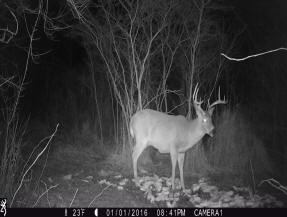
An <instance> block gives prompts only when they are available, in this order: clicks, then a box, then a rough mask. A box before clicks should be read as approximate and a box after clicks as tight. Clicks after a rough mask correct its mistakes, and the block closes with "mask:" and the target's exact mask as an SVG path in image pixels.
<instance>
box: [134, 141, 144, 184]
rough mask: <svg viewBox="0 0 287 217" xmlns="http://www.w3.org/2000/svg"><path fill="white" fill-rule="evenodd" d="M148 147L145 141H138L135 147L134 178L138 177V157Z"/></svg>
mask: <svg viewBox="0 0 287 217" xmlns="http://www.w3.org/2000/svg"><path fill="white" fill-rule="evenodd" d="M145 148H146V145H145V144H144V143H138V142H137V143H136V146H135V147H134V150H133V154H132V158H133V169H134V178H135V179H137V178H138V172H137V162H138V158H139V156H140V155H141V153H142V152H143V150H144V149H145Z"/></svg>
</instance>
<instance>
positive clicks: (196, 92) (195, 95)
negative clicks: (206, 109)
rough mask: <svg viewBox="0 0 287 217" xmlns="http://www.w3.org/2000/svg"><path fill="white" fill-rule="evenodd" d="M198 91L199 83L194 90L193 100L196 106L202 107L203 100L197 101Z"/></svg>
mask: <svg viewBox="0 0 287 217" xmlns="http://www.w3.org/2000/svg"><path fill="white" fill-rule="evenodd" d="M198 91H199V88H198V83H197V84H196V86H195V88H194V92H193V95H192V99H193V102H194V103H195V104H196V105H198V106H200V105H201V104H202V102H203V100H201V99H199V101H198V100H197V95H198Z"/></svg>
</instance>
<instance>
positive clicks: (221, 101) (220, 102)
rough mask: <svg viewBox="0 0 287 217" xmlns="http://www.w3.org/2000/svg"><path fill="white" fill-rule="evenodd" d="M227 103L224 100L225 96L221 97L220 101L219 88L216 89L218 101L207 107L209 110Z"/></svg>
mask: <svg viewBox="0 0 287 217" xmlns="http://www.w3.org/2000/svg"><path fill="white" fill-rule="evenodd" d="M226 103H227V100H226V99H225V96H223V100H222V99H220V86H219V88H218V100H216V101H215V102H214V103H212V104H211V105H209V106H208V107H209V108H211V107H213V106H215V105H218V104H226ZM208 104H209V101H208Z"/></svg>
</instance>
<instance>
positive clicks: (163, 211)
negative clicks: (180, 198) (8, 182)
mask: <svg viewBox="0 0 287 217" xmlns="http://www.w3.org/2000/svg"><path fill="white" fill-rule="evenodd" d="M286 213H287V209H286V208H6V213H4V212H1V213H0V216H4V214H6V216H7V217H9V216H43V215H45V216H64V217H65V216H67V217H70V216H75V217H77V216H111V217H113V216H132V217H137V216H147V217H149V216H156V217H172V216H174V217H177V216H179V217H181V216H235V215H239V216H247V215H248V216H249V215H251V216H256V215H268V216H276V215H280V214H281V215H280V216H282V215H283V214H284V215H286Z"/></svg>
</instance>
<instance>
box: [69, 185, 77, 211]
mask: <svg viewBox="0 0 287 217" xmlns="http://www.w3.org/2000/svg"><path fill="white" fill-rule="evenodd" d="M78 190H79V189H78V188H77V190H76V192H75V194H74V196H73V199H72V201H71V203H70V205H69V208H71V206H72V204H73V202H74V200H75V197H76V195H77V193H78Z"/></svg>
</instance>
